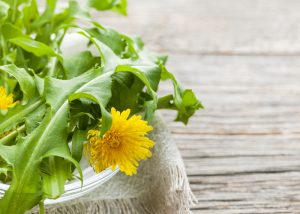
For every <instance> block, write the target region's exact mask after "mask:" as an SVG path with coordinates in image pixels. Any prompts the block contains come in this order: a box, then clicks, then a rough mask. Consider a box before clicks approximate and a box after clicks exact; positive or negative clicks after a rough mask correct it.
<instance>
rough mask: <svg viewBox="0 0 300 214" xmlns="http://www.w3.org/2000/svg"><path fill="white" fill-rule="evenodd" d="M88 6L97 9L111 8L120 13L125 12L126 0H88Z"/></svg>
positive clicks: (124, 13)
mask: <svg viewBox="0 0 300 214" xmlns="http://www.w3.org/2000/svg"><path fill="white" fill-rule="evenodd" d="M89 6H90V7H93V8H95V9H97V10H100V11H102V10H113V11H115V12H118V13H120V14H123V15H126V14H127V11H126V9H127V0H100V1H99V0H89Z"/></svg>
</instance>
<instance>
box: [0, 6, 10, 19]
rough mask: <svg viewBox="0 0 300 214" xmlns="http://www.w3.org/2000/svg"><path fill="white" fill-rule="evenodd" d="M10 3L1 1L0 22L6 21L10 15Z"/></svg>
mask: <svg viewBox="0 0 300 214" xmlns="http://www.w3.org/2000/svg"><path fill="white" fill-rule="evenodd" d="M8 10H9V5H8V4H7V3H5V2H3V1H0V24H1V23H2V22H4V21H5V19H6V18H7V16H8Z"/></svg>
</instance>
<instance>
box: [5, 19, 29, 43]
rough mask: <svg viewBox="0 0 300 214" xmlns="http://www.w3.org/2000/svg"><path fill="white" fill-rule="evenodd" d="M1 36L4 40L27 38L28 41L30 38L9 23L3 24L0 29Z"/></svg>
mask: <svg viewBox="0 0 300 214" xmlns="http://www.w3.org/2000/svg"><path fill="white" fill-rule="evenodd" d="M1 31H2V34H3V36H4V39H6V40H9V39H12V38H16V37H19V38H22V37H23V38H27V39H30V36H28V35H26V34H23V33H22V30H21V29H20V28H18V27H17V26H15V25H12V24H10V23H5V24H4V25H3V26H2V28H1Z"/></svg>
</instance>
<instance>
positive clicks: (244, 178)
mask: <svg viewBox="0 0 300 214" xmlns="http://www.w3.org/2000/svg"><path fill="white" fill-rule="evenodd" d="M299 176H300V173H299V172H286V173H261V174H244V175H227V176H223V177H222V176H209V177H207V176H196V177H190V182H191V185H192V187H193V189H194V192H195V194H196V196H197V197H198V199H199V203H198V204H197V206H195V209H197V210H198V211H197V212H195V213H298V212H299V211H300V198H299V194H298V193H299V191H300V186H299Z"/></svg>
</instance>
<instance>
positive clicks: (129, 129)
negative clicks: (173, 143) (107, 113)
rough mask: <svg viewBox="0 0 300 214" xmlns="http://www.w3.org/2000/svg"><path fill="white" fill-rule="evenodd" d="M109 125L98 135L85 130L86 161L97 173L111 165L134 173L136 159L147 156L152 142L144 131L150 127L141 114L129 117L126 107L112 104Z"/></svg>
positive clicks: (142, 158)
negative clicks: (118, 107)
mask: <svg viewBox="0 0 300 214" xmlns="http://www.w3.org/2000/svg"><path fill="white" fill-rule="evenodd" d="M111 114H112V126H111V128H110V129H109V130H108V131H107V132H106V133H105V135H104V136H103V137H100V131H98V130H90V131H89V132H88V143H87V144H86V146H85V152H86V154H88V155H89V161H90V164H91V166H92V167H93V168H94V170H95V171H96V172H97V173H98V172H101V171H103V170H104V169H106V168H108V167H110V166H112V168H113V169H114V168H115V167H116V166H118V167H119V168H120V170H121V171H122V172H124V173H125V174H126V175H130V176H131V175H133V174H136V173H137V167H138V165H139V161H141V160H146V159H147V158H149V157H151V155H152V153H151V151H150V148H152V147H153V146H154V144H155V143H154V142H153V141H152V140H150V139H149V138H148V137H147V136H146V135H147V133H148V132H149V131H151V130H152V129H153V128H152V127H151V126H149V125H148V124H147V122H146V121H144V120H142V118H141V116H137V115H133V116H132V117H130V118H129V114H130V110H129V109H127V110H126V111H123V112H122V113H120V112H119V111H116V109H115V108H112V110H111Z"/></svg>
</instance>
